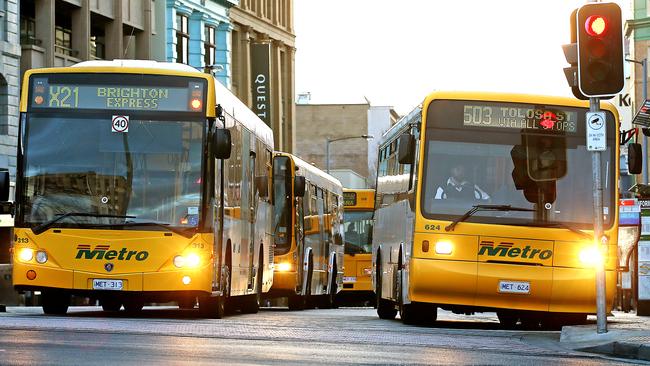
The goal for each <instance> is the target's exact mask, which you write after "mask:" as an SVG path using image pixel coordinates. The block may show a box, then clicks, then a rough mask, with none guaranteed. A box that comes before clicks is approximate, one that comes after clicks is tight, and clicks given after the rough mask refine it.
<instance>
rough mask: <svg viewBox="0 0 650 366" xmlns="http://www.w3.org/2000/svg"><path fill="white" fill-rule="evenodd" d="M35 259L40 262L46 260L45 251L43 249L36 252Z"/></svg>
mask: <svg viewBox="0 0 650 366" xmlns="http://www.w3.org/2000/svg"><path fill="white" fill-rule="evenodd" d="M36 261H37V262H38V263H40V264H43V263H45V262H47V253H46V252H45V251H43V250H39V251H38V252H36Z"/></svg>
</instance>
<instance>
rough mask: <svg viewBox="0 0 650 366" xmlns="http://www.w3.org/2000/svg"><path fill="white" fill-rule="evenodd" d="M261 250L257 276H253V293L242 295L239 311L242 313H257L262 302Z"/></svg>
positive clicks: (262, 266) (262, 270)
mask: <svg viewBox="0 0 650 366" xmlns="http://www.w3.org/2000/svg"><path fill="white" fill-rule="evenodd" d="M262 256H263V252H262V249H260V257H259V258H260V259H259V263H258V267H257V268H258V269H257V276H255V293H254V294H253V295H248V296H245V297H244V301H243V303H242V305H241V312H242V313H243V314H257V313H258V312H259V311H260V306H261V304H262V284H263V278H262V276H264V264H263V257H262Z"/></svg>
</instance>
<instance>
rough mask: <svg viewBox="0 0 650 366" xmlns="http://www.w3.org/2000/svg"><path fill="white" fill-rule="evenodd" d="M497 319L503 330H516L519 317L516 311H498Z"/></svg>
mask: <svg viewBox="0 0 650 366" xmlns="http://www.w3.org/2000/svg"><path fill="white" fill-rule="evenodd" d="M497 318H499V323H500V324H501V328H503V329H515V326H516V325H517V322H518V321H519V315H518V314H517V313H516V312H514V311H497Z"/></svg>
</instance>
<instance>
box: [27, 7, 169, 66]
mask: <svg viewBox="0 0 650 366" xmlns="http://www.w3.org/2000/svg"><path fill="white" fill-rule="evenodd" d="M159 2H160V0H159ZM152 3H153V0H128V1H124V0H23V1H21V3H20V44H21V47H22V57H21V70H22V71H23V72H24V71H25V70H27V69H31V68H40V67H51V66H68V65H72V64H75V63H77V62H80V61H85V60H94V59H107V60H112V59H124V58H129V59H134V58H137V59H149V58H151V33H152V25H153V24H155V22H156V19H155V18H154V17H153V14H152Z"/></svg>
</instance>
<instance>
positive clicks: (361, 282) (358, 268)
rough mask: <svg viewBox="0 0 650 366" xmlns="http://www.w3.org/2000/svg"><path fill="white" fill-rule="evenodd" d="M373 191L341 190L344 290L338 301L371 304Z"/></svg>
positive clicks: (372, 298) (372, 297)
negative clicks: (343, 236)
mask: <svg viewBox="0 0 650 366" xmlns="http://www.w3.org/2000/svg"><path fill="white" fill-rule="evenodd" d="M374 210H375V190H374V189H350V188H344V189H343V226H344V233H345V234H344V235H345V255H344V261H343V263H344V264H345V265H344V267H345V269H344V274H343V290H341V292H340V293H339V296H338V298H337V300H339V301H345V302H364V301H370V302H372V301H373V300H374V290H373V287H372V280H371V275H372V258H371V257H372V256H371V253H372V216H373V212H374Z"/></svg>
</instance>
